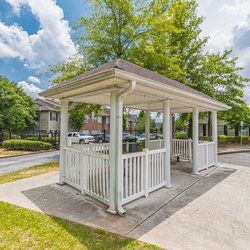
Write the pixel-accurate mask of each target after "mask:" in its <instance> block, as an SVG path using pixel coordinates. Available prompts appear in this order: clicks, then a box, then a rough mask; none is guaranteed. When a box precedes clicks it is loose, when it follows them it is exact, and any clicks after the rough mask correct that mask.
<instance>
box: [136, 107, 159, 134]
mask: <svg viewBox="0 0 250 250" xmlns="http://www.w3.org/2000/svg"><path fill="white" fill-rule="evenodd" d="M145 125H146V112H145V111H140V113H139V117H138V121H137V123H136V131H138V132H139V133H142V132H145ZM156 131H157V128H156V124H155V120H154V119H153V118H152V117H150V132H151V133H155V132H156Z"/></svg>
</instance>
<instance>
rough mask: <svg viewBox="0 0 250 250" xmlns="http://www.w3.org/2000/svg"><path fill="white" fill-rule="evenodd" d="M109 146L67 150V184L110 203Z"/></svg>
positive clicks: (87, 146)
mask: <svg viewBox="0 0 250 250" xmlns="http://www.w3.org/2000/svg"><path fill="white" fill-rule="evenodd" d="M108 150H109V149H108V145H105V144H99V145H98V144H94V145H92V144H90V145H81V146H75V147H74V146H71V147H66V148H65V178H64V181H65V183H67V184H69V185H70V186H73V187H75V188H76V189H78V190H81V192H82V193H83V194H84V193H85V194H88V195H90V196H92V197H94V198H96V199H98V200H100V201H101V202H103V203H105V204H108V201H109V171H110V170H109V169H110V168H109V166H110V165H109V155H108V154H107V153H108Z"/></svg>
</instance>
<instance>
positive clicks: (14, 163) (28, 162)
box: [0, 151, 59, 175]
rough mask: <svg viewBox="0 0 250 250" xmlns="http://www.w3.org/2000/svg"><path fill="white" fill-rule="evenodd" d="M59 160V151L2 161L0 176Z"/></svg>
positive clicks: (0, 162) (0, 161) (0, 160)
mask: <svg viewBox="0 0 250 250" xmlns="http://www.w3.org/2000/svg"><path fill="white" fill-rule="evenodd" d="M58 159H59V151H53V152H48V153H40V154H33V155H23V156H16V157H10V158H3V159H0V175H3V174H7V173H10V172H15V171H18V170H21V169H24V168H29V167H33V166H36V165H40V164H44V163H46V162H50V161H54V160H58Z"/></svg>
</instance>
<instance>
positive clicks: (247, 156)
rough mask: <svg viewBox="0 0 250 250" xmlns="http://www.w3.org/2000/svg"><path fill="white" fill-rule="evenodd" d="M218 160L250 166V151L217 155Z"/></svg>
mask: <svg viewBox="0 0 250 250" xmlns="http://www.w3.org/2000/svg"><path fill="white" fill-rule="evenodd" d="M218 159H219V162H221V163H228V164H233V165H238V166H243V167H250V152H246V153H234V154H224V155H219V157H218Z"/></svg>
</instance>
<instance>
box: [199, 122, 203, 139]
mask: <svg viewBox="0 0 250 250" xmlns="http://www.w3.org/2000/svg"><path fill="white" fill-rule="evenodd" d="M199 136H203V124H199Z"/></svg>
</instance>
